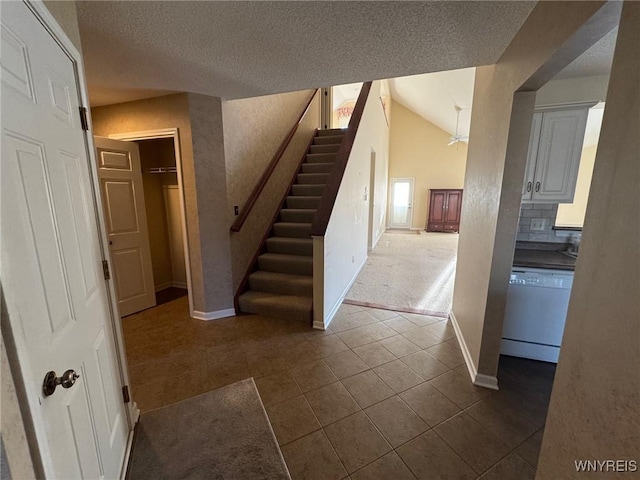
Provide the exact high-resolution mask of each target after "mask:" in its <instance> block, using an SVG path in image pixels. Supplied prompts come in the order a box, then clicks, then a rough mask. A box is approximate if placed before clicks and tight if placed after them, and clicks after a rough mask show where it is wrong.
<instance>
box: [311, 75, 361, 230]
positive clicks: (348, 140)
mask: <svg viewBox="0 0 640 480" xmlns="http://www.w3.org/2000/svg"><path fill="white" fill-rule="evenodd" d="M371 84H372V82H365V83H364V84H363V85H362V89H361V90H360V95H359V96H358V101H357V102H356V106H355V107H354V109H353V114H352V115H351V120H349V127H348V128H347V132H346V133H345V134H344V137H343V139H342V142H341V143H340V148H339V149H338V154H337V155H336V160H335V163H334V165H333V168H332V169H331V174H330V175H329V180H328V181H327V186H326V187H325V189H324V192H323V194H322V199H321V200H320V205H319V206H318V210H317V211H316V215H315V216H314V217H313V223H312V224H311V236H319V237H322V236H324V234H325V232H326V231H327V226H328V225H329V219H330V218H331V212H332V211H333V206H334V205H335V203H336V197H337V196H338V190H339V189H340V184H341V183H342V177H343V176H344V171H345V169H346V168H347V162H348V161H349V156H350V155H351V149H352V148H353V142H354V140H355V138H356V132H357V131H358V127H359V126H360V120H362V114H363V112H364V107H365V105H366V103H367V99H368V98H369V92H370V91H371Z"/></svg>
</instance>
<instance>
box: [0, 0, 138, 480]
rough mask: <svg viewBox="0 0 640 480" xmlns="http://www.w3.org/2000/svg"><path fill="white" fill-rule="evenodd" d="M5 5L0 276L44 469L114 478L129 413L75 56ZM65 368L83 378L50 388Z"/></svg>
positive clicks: (14, 6)
mask: <svg viewBox="0 0 640 480" xmlns="http://www.w3.org/2000/svg"><path fill="white" fill-rule="evenodd" d="M0 9H1V14H2V16H1V18H2V25H1V30H2V46H1V49H2V56H1V58H0V62H1V64H2V76H1V80H2V132H1V135H2V139H1V140H2V141H1V145H2V177H1V179H0V181H1V188H0V193H1V195H2V202H1V215H2V220H3V221H2V225H1V232H0V233H1V237H2V242H1V264H2V287H3V293H4V296H5V299H6V303H7V313H8V317H9V322H10V326H11V330H12V334H13V338H14V340H15V343H16V348H17V352H18V356H19V369H20V374H21V376H22V378H23V379H24V382H25V389H26V398H27V401H28V407H29V410H30V412H31V414H32V416H33V419H34V422H33V423H34V429H35V435H36V440H37V444H38V445H37V446H38V448H39V451H40V454H41V456H42V461H43V467H44V470H45V474H46V476H47V477H48V478H65V479H67V478H100V477H103V478H117V477H118V476H119V475H120V470H121V467H122V464H123V460H124V453H125V449H126V442H127V436H128V433H129V424H128V420H127V417H126V412H125V408H124V402H123V400H122V397H121V395H120V393H119V392H120V388H121V386H122V384H121V380H120V374H119V371H118V369H117V362H116V360H115V359H116V358H117V357H116V351H115V343H114V339H113V330H112V328H111V320H112V319H111V315H110V309H109V298H108V293H107V284H106V282H105V281H104V280H102V279H100V278H99V277H98V275H99V271H100V264H101V262H102V258H103V257H102V251H101V249H100V243H99V236H98V226H97V221H96V216H95V210H94V206H95V199H94V198H93V196H92V195H91V193H90V192H91V188H92V187H91V178H90V174H89V160H88V158H87V152H86V143H85V140H86V139H85V134H84V133H83V131H82V128H81V125H80V121H79V116H78V108H79V104H78V98H79V95H78V85H77V83H76V70H75V68H76V66H75V65H74V63H73V62H72V61H71V59H70V58H69V57H68V56H67V55H66V54H65V53H64V52H63V50H62V49H61V48H60V46H59V45H58V43H57V42H56V41H55V40H54V39H53V38H52V37H51V35H50V34H49V33H48V32H47V30H45V28H44V27H43V26H42V24H41V23H40V22H39V20H38V19H37V18H36V17H35V15H34V14H33V13H32V12H31V10H30V9H29V8H28V7H27V6H26V5H25V4H24V3H23V2H1V4H0ZM99 335H102V341H101V345H100V351H101V353H100V356H97V355H96V352H95V348H94V344H95V339H96V338H98V336H99ZM67 369H73V370H75V371H76V372H77V373H78V374H80V378H78V379H77V380H76V382H75V384H74V385H73V386H72V387H71V388H69V389H64V388H62V387H58V388H57V389H56V390H55V391H54V393H53V394H52V395H50V396H45V395H44V393H43V391H42V383H43V379H44V376H45V374H46V373H47V372H48V371H50V370H53V371H55V372H56V373H57V375H58V376H60V375H62V373H63V372H64V371H65V370H67ZM107 409H108V410H109V411H110V413H109V415H107V414H106V412H107ZM101 412H105V413H101Z"/></svg>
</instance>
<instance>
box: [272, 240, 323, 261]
mask: <svg viewBox="0 0 640 480" xmlns="http://www.w3.org/2000/svg"><path fill="white" fill-rule="evenodd" d="M267 252H269V253H283V254H286V255H307V256H311V255H313V240H312V239H311V238H287V237H271V238H267Z"/></svg>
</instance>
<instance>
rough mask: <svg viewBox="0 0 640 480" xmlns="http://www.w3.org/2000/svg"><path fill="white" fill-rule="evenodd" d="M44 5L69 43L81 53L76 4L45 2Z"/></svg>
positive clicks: (51, 0) (59, 1) (62, 0)
mask: <svg viewBox="0 0 640 480" xmlns="http://www.w3.org/2000/svg"><path fill="white" fill-rule="evenodd" d="M44 5H45V7H47V10H49V12H51V15H53V18H55V19H56V22H58V24H59V25H60V27H62V30H64V33H66V34H67V36H68V37H69V40H71V43H73V45H74V46H75V47H76V48H77V49H78V50H79V51H80V52H82V44H81V42H80V27H79V26H78V14H77V12H76V2H74V1H70V0H45V1H44Z"/></svg>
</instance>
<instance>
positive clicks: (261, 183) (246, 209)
mask: <svg viewBox="0 0 640 480" xmlns="http://www.w3.org/2000/svg"><path fill="white" fill-rule="evenodd" d="M318 90H319V89H316V90H315V91H314V92H313V93H312V94H311V97H310V98H309V101H308V102H307V105H306V107H305V108H304V110H303V111H302V113H300V116H299V117H298V121H297V122H296V123H295V125H294V126H293V127H292V128H291V130H290V131H289V133H288V134H287V136H286V137H285V139H284V140H283V141H282V143H281V144H280V147H278V150H276V153H275V154H274V155H273V158H272V159H271V162H270V163H269V166H268V167H267V169H266V170H265V171H264V173H263V174H262V176H261V177H260V180H258V183H257V184H256V186H255V187H254V188H253V191H252V192H251V195H249V198H248V199H247V203H245V205H244V206H243V207H242V210H240V214H239V215H238V218H236V220H235V222H233V225H231V229H230V230H231V231H232V232H239V231H240V229H241V228H242V225H244V222H245V221H246V220H247V217H248V216H249V214H250V213H251V209H252V208H253V206H254V205H255V203H256V201H257V200H258V197H259V196H260V194H261V193H262V190H264V187H265V186H266V185H267V182H268V181H269V178H271V175H272V174H273V171H274V170H275V169H276V167H277V166H278V162H279V161H280V158H282V155H284V152H285V151H286V149H287V147H288V146H289V143H290V142H291V139H292V138H293V136H294V135H295V134H296V132H297V131H298V127H299V126H300V124H301V123H302V119H303V118H304V116H305V115H306V114H307V112H308V111H309V108H310V107H311V102H313V99H314V98H315V96H316V94H317V93H318Z"/></svg>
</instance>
